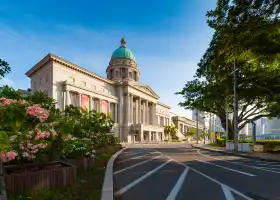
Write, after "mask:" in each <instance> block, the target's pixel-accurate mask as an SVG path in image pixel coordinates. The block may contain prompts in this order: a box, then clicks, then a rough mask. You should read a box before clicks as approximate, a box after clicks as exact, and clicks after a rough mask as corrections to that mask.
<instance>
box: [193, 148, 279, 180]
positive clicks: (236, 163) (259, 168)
mask: <svg viewBox="0 0 280 200" xmlns="http://www.w3.org/2000/svg"><path fill="white" fill-rule="evenodd" d="M197 153H198V154H200V155H202V156H205V157H208V158H212V159H215V160H221V161H223V162H228V163H231V164H235V165H240V166H244V167H249V168H253V169H258V170H263V171H267V172H272V173H276V174H280V172H279V171H273V170H268V169H263V168H262V167H254V166H250V165H244V164H243V163H239V162H236V161H228V160H223V159H220V158H215V157H212V156H208V155H204V154H202V153H200V152H199V150H198V151H197Z"/></svg>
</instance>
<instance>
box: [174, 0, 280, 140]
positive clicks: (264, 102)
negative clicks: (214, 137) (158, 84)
mask: <svg viewBox="0 0 280 200" xmlns="http://www.w3.org/2000/svg"><path fill="white" fill-rule="evenodd" d="M268 2H269V3H268ZM275 2H276V1H266V2H265V1H251V0H235V1H229V0H217V7H216V9H215V10H212V11H209V12H208V13H207V16H208V24H209V26H210V27H211V28H213V29H215V33H214V35H213V38H212V40H211V42H210V45H209V47H208V49H207V50H206V52H205V54H204V55H203V57H202V59H201V60H200V62H199V64H198V69H197V72H196V74H195V76H194V78H195V79H194V80H193V81H189V82H188V83H187V84H186V85H185V87H184V88H183V89H182V91H180V92H178V93H176V94H179V95H182V96H183V97H184V99H185V101H184V102H181V103H180V105H181V106H183V107H185V108H186V109H197V110H201V111H206V112H210V113H214V114H216V115H217V116H218V117H219V118H220V120H221V123H222V126H223V128H224V129H225V125H226V112H225V100H227V102H228V104H229V112H230V113H232V112H233V61H235V62H236V64H237V65H238V67H239V78H238V83H239V84H238V100H239V102H238V103H239V108H238V110H239V115H238V122H239V124H238V128H239V130H240V129H242V128H243V127H244V126H245V125H246V124H247V123H249V122H250V121H251V120H253V121H254V120H257V119H259V118H261V117H266V116H277V115H279V114H278V113H280V112H278V111H280V105H279V103H278V102H280V101H279V100H280V97H279V94H280V86H279V85H278V84H275V83H277V82H279V81H280V70H279V67H278V63H279V50H278V49H277V48H276V47H279V41H280V40H278V41H274V39H275V38H279V39H280V34H279V31H278V29H275V27H279V17H275V16H274V15H275V13H279V7H278V9H275V8H277V5H276V4H275ZM272 8H273V9H274V10H275V11H273V12H272V10H271V9H272ZM278 16H279V15H278ZM258 20H260V22H261V25H264V26H261V25H260V24H259V21H258ZM263 27H267V29H266V30H265V29H264V28H263ZM272 27H274V29H273V30H272ZM260 29H262V30H260ZM251 35H253V36H251ZM262 38H265V39H266V41H265V44H264V45H263V43H262V40H261V39H262ZM270 47H272V49H273V50H268V49H269V48H270ZM266 49H267V51H266ZM277 50H278V51H277ZM201 78H203V80H201ZM275 110H276V111H275ZM232 121H233V120H232V119H229V121H228V124H229V138H230V139H232V138H233V124H232Z"/></svg>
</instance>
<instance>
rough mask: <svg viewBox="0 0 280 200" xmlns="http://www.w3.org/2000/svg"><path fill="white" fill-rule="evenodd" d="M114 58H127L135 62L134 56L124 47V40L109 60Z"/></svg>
mask: <svg viewBox="0 0 280 200" xmlns="http://www.w3.org/2000/svg"><path fill="white" fill-rule="evenodd" d="M114 58H128V59H130V60H133V61H135V56H134V54H133V53H132V51H131V50H130V49H128V48H127V47H126V41H125V39H124V38H122V40H121V46H120V47H119V48H117V49H116V50H115V51H114V52H113V54H112V56H111V59H114Z"/></svg>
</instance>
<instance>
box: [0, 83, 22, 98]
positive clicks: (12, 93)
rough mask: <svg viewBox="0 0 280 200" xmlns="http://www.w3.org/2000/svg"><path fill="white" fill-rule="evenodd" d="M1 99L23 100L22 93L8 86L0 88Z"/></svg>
mask: <svg viewBox="0 0 280 200" xmlns="http://www.w3.org/2000/svg"><path fill="white" fill-rule="evenodd" d="M0 97H5V98H7V99H17V100H19V99H22V97H21V95H20V92H19V91H18V90H15V89H14V88H12V87H9V86H8V85H4V86H2V87H0Z"/></svg>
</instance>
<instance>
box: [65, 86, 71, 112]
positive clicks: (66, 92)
mask: <svg viewBox="0 0 280 200" xmlns="http://www.w3.org/2000/svg"><path fill="white" fill-rule="evenodd" d="M69 98H70V94H69V90H66V91H65V99H64V102H65V103H64V110H65V107H66V106H68V105H69V104H70V101H69Z"/></svg>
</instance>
